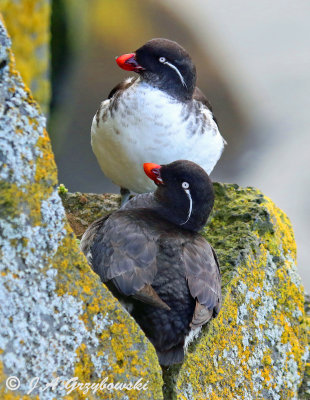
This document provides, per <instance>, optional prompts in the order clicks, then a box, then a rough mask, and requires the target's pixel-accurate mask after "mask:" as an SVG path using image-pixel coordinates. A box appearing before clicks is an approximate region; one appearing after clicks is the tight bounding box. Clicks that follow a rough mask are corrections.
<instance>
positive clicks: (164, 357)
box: [157, 345, 184, 366]
mask: <svg viewBox="0 0 310 400" xmlns="http://www.w3.org/2000/svg"><path fill="white" fill-rule="evenodd" d="M157 357H158V360H159V364H160V365H162V366H168V365H172V364H179V363H181V362H182V361H183V359H184V349H183V345H179V346H175V347H173V348H172V349H170V350H168V351H157Z"/></svg>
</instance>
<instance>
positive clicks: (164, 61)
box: [158, 57, 187, 89]
mask: <svg viewBox="0 0 310 400" xmlns="http://www.w3.org/2000/svg"><path fill="white" fill-rule="evenodd" d="M158 60H159V62H161V63H162V64H165V65H168V67H170V68H172V69H173V70H174V71H175V72H176V73H177V74H178V76H179V78H180V81H181V82H182V85H183V86H184V87H186V89H187V86H186V83H185V80H184V78H183V76H182V74H181V72H180V71H179V70H178V68H177V67H176V66H175V65H173V64H171V63H170V62H169V61H167V59H166V57H159V59H158Z"/></svg>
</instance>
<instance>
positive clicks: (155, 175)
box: [143, 163, 164, 185]
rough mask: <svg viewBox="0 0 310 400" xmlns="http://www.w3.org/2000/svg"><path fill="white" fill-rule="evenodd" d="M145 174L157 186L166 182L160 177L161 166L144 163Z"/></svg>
mask: <svg viewBox="0 0 310 400" xmlns="http://www.w3.org/2000/svg"><path fill="white" fill-rule="evenodd" d="M143 168H144V172H145V173H146V175H147V176H148V177H149V178H150V179H152V181H154V182H155V183H156V185H162V184H163V183H164V182H163V180H162V178H161V176H160V169H161V165H158V164H154V163H144V164H143Z"/></svg>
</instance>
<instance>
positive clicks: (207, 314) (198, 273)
mask: <svg viewBox="0 0 310 400" xmlns="http://www.w3.org/2000/svg"><path fill="white" fill-rule="evenodd" d="M183 259H184V264H185V271H186V278H187V282H188V287H189V291H190V293H191V295H192V296H193V298H194V299H196V307H195V311H194V315H193V319H192V322H191V327H192V328H195V327H199V326H201V325H203V324H205V323H206V322H208V321H209V320H210V319H211V318H212V316H215V315H217V314H218V313H219V311H220V308H221V303H222V293H221V276H220V271H219V263H218V260H217V257H216V254H215V251H214V249H213V248H212V247H211V245H210V244H209V243H208V242H207V241H206V240H205V239H204V238H203V237H202V236H197V237H196V238H195V239H194V240H192V241H188V242H187V243H186V244H185V245H184V249H183Z"/></svg>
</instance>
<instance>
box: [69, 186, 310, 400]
mask: <svg viewBox="0 0 310 400" xmlns="http://www.w3.org/2000/svg"><path fill="white" fill-rule="evenodd" d="M214 188H215V193H216V201H215V206H214V210H213V212H212V214H211V218H210V221H209V223H208V225H207V227H206V228H205V231H204V234H205V235H206V237H207V239H208V240H209V241H210V242H211V243H212V245H213V246H214V247H215V249H216V251H217V254H218V257H219V260H220V265H221V272H222V281H223V295H224V301H223V306H222V310H221V312H220V314H219V316H218V317H217V318H216V319H215V320H213V321H212V322H211V323H210V324H209V325H208V326H207V327H204V328H203V333H202V335H201V337H200V339H199V340H198V341H197V342H196V343H195V344H194V345H193V346H191V348H190V349H189V353H188V355H187V357H186V358H185V361H184V363H183V365H182V366H181V367H179V366H177V367H172V368H169V369H165V371H164V377H165V387H164V390H165V398H166V399H174V398H178V399H188V400H192V399H211V400H212V399H214V400H215V399H233V400H237V399H255V400H258V399H270V400H277V399H278V400H280V399H281V400H282V399H297V392H298V387H299V386H300V384H301V381H302V378H303V373H304V369H305V362H306V359H307V354H308V350H307V330H306V329H307V321H306V319H305V314H304V295H303V288H302V286H301V282H300V278H299V275H298V273H297V270H296V248H295V241H294V236H293V231H292V228H291V225H290V222H289V220H288V218H287V217H286V216H285V215H284V213H283V212H282V211H281V210H279V209H278V208H277V207H276V206H275V205H274V204H273V203H272V201H271V200H270V199H268V198H267V197H265V196H263V194H262V193H260V192H259V191H258V190H256V189H254V188H240V187H238V186H237V185H225V184H219V183H215V184H214ZM62 198H63V202H64V204H65V207H66V210H67V213H69V214H71V215H72V216H73V220H74V218H75V217H74V216H76V217H77V220H78V221H79V223H80V225H79V229H80V230H78V231H77V233H78V234H81V233H82V232H83V228H82V227H83V226H87V225H88V224H89V223H90V222H92V220H94V219H96V218H98V216H99V215H100V214H101V213H102V214H104V213H107V212H109V211H110V210H111V206H112V207H113V206H114V207H115V208H117V207H118V202H117V198H118V197H116V196H115V195H110V197H109V196H108V195H104V197H101V196H100V195H90V194H85V193H84V194H81V193H76V194H70V193H64V194H63V195H62ZM101 201H102V202H103V203H102V205H101V203H100V202H101ZM103 204H106V206H104V207H103ZM100 208H102V212H101V213H100ZM93 210H94V212H93ZM73 226H74V224H73Z"/></svg>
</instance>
